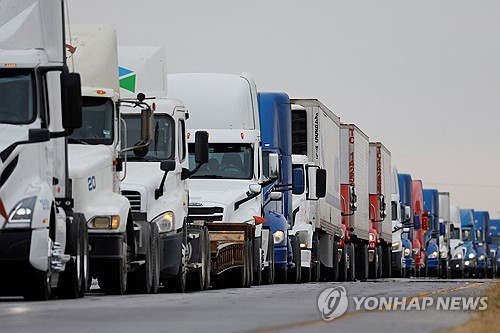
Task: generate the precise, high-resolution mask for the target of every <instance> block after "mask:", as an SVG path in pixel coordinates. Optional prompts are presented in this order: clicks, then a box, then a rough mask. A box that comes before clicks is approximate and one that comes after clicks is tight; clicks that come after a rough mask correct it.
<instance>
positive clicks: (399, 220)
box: [391, 166, 410, 278]
mask: <svg viewBox="0 0 500 333" xmlns="http://www.w3.org/2000/svg"><path fill="white" fill-rule="evenodd" d="M391 213H392V214H391V217H392V221H391V223H392V253H391V271H392V273H391V276H392V277H397V278H400V277H403V276H405V266H406V265H405V257H404V255H403V242H402V234H403V229H404V226H403V223H404V220H406V219H405V218H404V216H403V214H404V213H405V207H403V206H402V204H401V198H400V195H399V182H398V171H397V169H396V167H394V166H392V167H391ZM406 213H408V214H407V215H408V216H406V218H409V215H410V214H409V212H406Z"/></svg>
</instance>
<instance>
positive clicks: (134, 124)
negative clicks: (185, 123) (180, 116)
mask: <svg viewBox="0 0 500 333" xmlns="http://www.w3.org/2000/svg"><path fill="white" fill-rule="evenodd" d="M122 118H123V119H124V120H125V123H126V124H127V146H129V147H132V146H133V145H135V144H137V143H139V142H140V141H141V115H140V114H122ZM174 126H175V125H174V121H173V119H172V117H170V116H167V115H155V125H154V130H155V131H154V134H153V140H152V141H151V142H150V143H149V146H148V149H147V153H146V155H145V156H140V155H139V156H138V154H136V153H134V152H133V151H130V152H128V155H127V158H128V159H129V160H131V161H133V160H136V161H137V160H140V161H152V162H157V161H163V160H172V159H174V158H175V137H174V134H175V129H174ZM123 132H124V131H122V133H123ZM122 142H124V141H123V139H122Z"/></svg>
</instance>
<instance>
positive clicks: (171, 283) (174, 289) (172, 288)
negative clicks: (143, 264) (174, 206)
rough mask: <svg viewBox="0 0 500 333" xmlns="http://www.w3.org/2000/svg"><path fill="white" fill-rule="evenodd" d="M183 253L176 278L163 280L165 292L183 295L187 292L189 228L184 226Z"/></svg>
mask: <svg viewBox="0 0 500 333" xmlns="http://www.w3.org/2000/svg"><path fill="white" fill-rule="evenodd" d="M182 234H183V235H182V253H181V262H180V264H179V270H178V272H177V274H176V275H175V276H174V277H170V278H166V279H163V280H162V284H163V286H164V287H165V290H166V291H168V292H171V293H183V292H185V291H186V284H187V270H186V264H187V263H186V247H187V228H186V225H185V224H184V227H183V231H182Z"/></svg>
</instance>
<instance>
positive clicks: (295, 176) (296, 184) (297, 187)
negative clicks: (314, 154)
mask: <svg viewBox="0 0 500 333" xmlns="http://www.w3.org/2000/svg"><path fill="white" fill-rule="evenodd" d="M302 193H304V169H303V168H293V173H292V194H302Z"/></svg>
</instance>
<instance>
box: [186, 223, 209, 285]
mask: <svg viewBox="0 0 500 333" xmlns="http://www.w3.org/2000/svg"><path fill="white" fill-rule="evenodd" d="M205 229H206V228H205V227H203V228H202V229H201V230H200V236H199V246H200V259H201V262H200V263H199V264H200V266H201V267H198V268H197V269H196V270H195V271H193V272H189V273H187V281H186V283H187V288H188V289H189V290H194V291H200V290H203V289H204V288H205V283H206V274H207V263H206V260H207V247H206V246H205V244H206V242H207V241H208V240H207V238H206V237H207V235H206V233H205ZM208 274H210V272H208Z"/></svg>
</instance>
